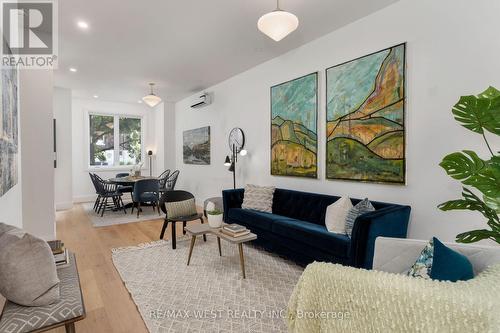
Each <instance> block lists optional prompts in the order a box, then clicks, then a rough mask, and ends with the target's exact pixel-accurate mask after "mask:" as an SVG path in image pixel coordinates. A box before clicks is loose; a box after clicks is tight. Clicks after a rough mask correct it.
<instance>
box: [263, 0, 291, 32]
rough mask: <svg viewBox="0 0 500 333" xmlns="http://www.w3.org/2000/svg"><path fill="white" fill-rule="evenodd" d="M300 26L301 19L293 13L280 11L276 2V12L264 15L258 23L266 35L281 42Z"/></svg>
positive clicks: (277, 0)
mask: <svg viewBox="0 0 500 333" xmlns="http://www.w3.org/2000/svg"><path fill="white" fill-rule="evenodd" d="M298 26H299V19H298V18H297V16H295V15H293V14H292V13H289V12H285V11H284V10H281V9H280V3H279V0H276V10H275V11H273V12H270V13H267V14H265V15H263V16H262V17H261V18H260V19H259V21H258V22H257V27H258V28H259V30H260V31H262V32H263V33H264V34H265V35H267V36H268V37H270V38H271V39H274V40H275V41H277V42H279V41H280V40H282V39H283V38H285V37H286V36H288V35H289V34H290V33H291V32H293V31H295V29H297V27H298Z"/></svg>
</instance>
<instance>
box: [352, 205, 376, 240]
mask: <svg viewBox="0 0 500 333" xmlns="http://www.w3.org/2000/svg"><path fill="white" fill-rule="evenodd" d="M374 210H375V208H373V206H372V203H371V202H370V200H368V198H366V199H364V200H362V201H360V202H358V204H357V205H356V206H354V207H352V208H351V209H350V210H349V213H347V217H346V219H345V232H346V234H347V236H349V237H351V235H352V228H353V227H354V221H356V218H357V217H358V216H360V215H363V214H365V213H368V212H373V211H374Z"/></svg>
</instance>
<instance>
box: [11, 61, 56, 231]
mask: <svg viewBox="0 0 500 333" xmlns="http://www.w3.org/2000/svg"><path fill="white" fill-rule="evenodd" d="M19 82H20V83H19V87H20V88H19V98H20V124H21V136H20V137H21V147H22V152H21V177H22V201H21V202H22V210H23V211H22V220H23V228H24V229H25V230H26V231H28V232H30V233H32V234H34V235H36V236H38V237H41V238H44V239H46V240H49V239H54V238H55V235H56V230H55V209H54V154H53V139H54V138H53V131H52V124H53V117H54V116H53V115H54V113H53V86H54V82H53V73H52V71H51V70H41V69H40V70H32V69H29V70H21V71H20V76H19Z"/></svg>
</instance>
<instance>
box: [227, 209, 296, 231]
mask: <svg viewBox="0 0 500 333" xmlns="http://www.w3.org/2000/svg"><path fill="white" fill-rule="evenodd" d="M228 217H229V219H230V221H227V222H234V223H241V224H244V225H245V226H247V227H249V229H250V230H252V227H256V228H259V229H263V230H266V231H272V225H273V223H274V222H276V221H281V220H285V221H287V220H288V221H293V219H290V218H289V217H286V216H281V215H276V214H271V213H266V212H259V211H256V210H251V209H242V208H231V209H230V210H229V213H228Z"/></svg>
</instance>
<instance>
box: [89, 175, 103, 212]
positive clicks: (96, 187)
mask: <svg viewBox="0 0 500 333" xmlns="http://www.w3.org/2000/svg"><path fill="white" fill-rule="evenodd" d="M89 176H90V181H91V182H92V185H94V189H95V194H97V198H96V199H95V202H94V211H95V212H97V207H99V204H100V203H101V195H100V194H99V187H98V185H97V183H96V182H97V179H96V178H95V177H94V175H93V174H91V173H90V172H89Z"/></svg>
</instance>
